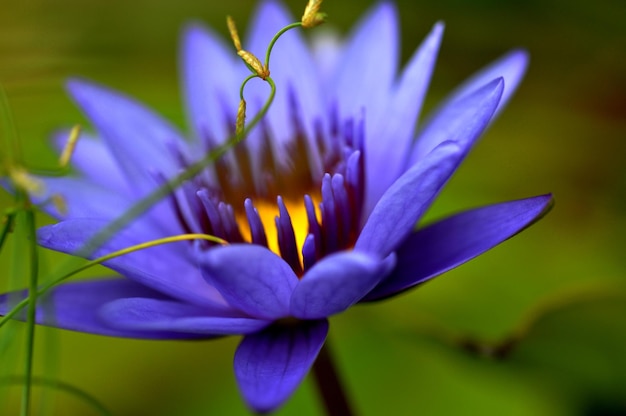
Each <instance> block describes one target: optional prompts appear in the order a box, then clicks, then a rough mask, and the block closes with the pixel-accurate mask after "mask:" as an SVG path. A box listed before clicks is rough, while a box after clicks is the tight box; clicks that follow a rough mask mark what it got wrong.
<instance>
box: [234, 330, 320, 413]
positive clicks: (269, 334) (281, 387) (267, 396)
mask: <svg viewBox="0 0 626 416" xmlns="http://www.w3.org/2000/svg"><path fill="white" fill-rule="evenodd" d="M327 333H328V321H326V320H319V321H302V322H298V323H295V324H293V325H287V326H278V325H275V326H272V327H270V328H268V329H266V330H264V331H262V332H259V333H257V334H252V335H247V336H246V337H245V338H244V339H243V341H242V342H241V344H239V347H238V348H237V352H236V353H235V377H236V378H237V383H238V384H239V389H240V390H241V393H242V394H243V396H244V399H245V400H246V402H247V403H248V405H249V406H250V407H251V408H252V409H254V410H255V411H257V412H261V413H263V412H270V411H272V410H274V409H276V408H277V407H278V406H280V405H281V404H282V403H283V402H284V401H285V400H287V399H288V398H289V396H291V394H293V392H294V391H295V389H296V388H297V387H298V385H299V384H300V383H301V382H302V380H303V379H304V377H305V376H306V375H307V373H308V372H309V369H310V368H311V366H312V365H313V362H314V361H315V358H316V357H317V354H318V353H319V351H320V350H321V348H322V345H324V341H325V339H326V334H327Z"/></svg>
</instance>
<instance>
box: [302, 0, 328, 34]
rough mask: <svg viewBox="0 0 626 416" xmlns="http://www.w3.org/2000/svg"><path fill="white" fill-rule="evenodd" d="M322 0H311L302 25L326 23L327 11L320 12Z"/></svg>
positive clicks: (313, 25)
mask: <svg viewBox="0 0 626 416" xmlns="http://www.w3.org/2000/svg"><path fill="white" fill-rule="evenodd" d="M321 6H322V0H309V2H308V3H307V5H306V8H305V9H304V14H303V15H302V27H304V28H307V29H308V28H312V27H315V26H318V25H320V24H322V23H324V19H325V18H326V14H325V13H320V7H321Z"/></svg>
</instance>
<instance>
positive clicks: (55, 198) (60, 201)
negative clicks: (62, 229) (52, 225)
mask: <svg viewBox="0 0 626 416" xmlns="http://www.w3.org/2000/svg"><path fill="white" fill-rule="evenodd" d="M50 201H51V202H52V205H54V207H55V208H56V209H57V212H58V213H59V214H61V215H63V216H65V215H67V212H68V210H67V202H65V198H63V197H62V196H61V195H59V194H54V195H52V196H51V197H50Z"/></svg>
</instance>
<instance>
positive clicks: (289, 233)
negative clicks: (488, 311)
mask: <svg viewBox="0 0 626 416" xmlns="http://www.w3.org/2000/svg"><path fill="white" fill-rule="evenodd" d="M291 21H292V20H291V19H290V17H289V16H288V13H287V12H286V11H285V10H284V8H283V7H282V6H280V5H279V4H276V3H274V2H265V3H263V4H262V6H261V7H260V9H259V10H258V12H257V13H256V15H255V19H254V22H253V29H252V31H251V33H250V36H249V40H248V42H247V45H248V46H249V48H248V49H249V50H251V51H252V52H254V53H256V54H258V55H260V54H261V51H263V50H264V48H265V46H266V45H267V44H268V42H269V40H270V39H271V37H272V36H273V34H274V33H275V32H276V31H277V30H279V29H280V28H281V27H283V26H285V25H287V24H288V23H290V22H291ZM442 32H443V26H442V25H441V24H436V25H435V26H434V28H433V29H432V31H431V33H430V34H429V35H428V36H427V37H426V39H425V40H424V42H423V43H422V45H421V46H420V47H419V49H418V50H417V52H416V53H415V54H414V55H413V57H412V58H411V59H410V60H409V62H408V64H407V65H406V67H405V68H404V69H403V70H402V71H401V72H400V74H399V75H398V68H397V61H398V39H397V36H398V33H397V16H396V11H395V9H394V7H393V6H392V5H391V4H388V3H382V4H380V5H378V6H376V7H375V8H374V9H373V10H372V11H371V12H370V13H369V14H368V15H367V16H366V17H365V18H364V19H363V20H362V21H361V22H360V24H359V25H358V26H357V28H356V29H355V30H354V32H353V33H352V34H351V35H350V37H349V38H348V39H347V41H346V42H345V43H339V42H318V44H317V47H316V48H315V49H314V50H313V51H312V50H311V49H310V48H309V47H308V46H307V45H306V43H305V41H304V40H303V39H302V37H301V34H300V33H298V32H289V33H288V34H286V35H285V36H284V37H283V38H281V39H280V40H279V42H278V43H277V46H276V48H275V50H274V53H273V55H272V77H273V79H274V80H275V81H276V84H277V88H278V92H277V95H276V100H275V103H274V105H273V106H272V108H271V109H270V111H269V113H268V115H267V117H266V118H265V119H264V120H263V121H262V123H261V125H260V126H259V127H258V128H256V129H254V130H253V131H252V132H251V133H250V134H249V135H248V137H247V138H246V140H245V141H244V142H242V143H240V144H239V145H237V147H235V148H234V149H233V150H232V151H230V152H228V153H227V154H226V155H225V156H223V157H222V158H221V159H220V160H219V161H217V162H216V163H215V164H214V165H212V166H209V167H207V169H206V170H205V171H204V172H203V173H202V174H201V175H199V176H198V177H196V178H194V179H193V180H191V181H188V182H187V183H185V184H184V185H183V186H182V187H180V188H179V189H177V190H176V191H175V192H174V193H173V194H172V195H171V196H170V197H169V198H167V199H166V200H163V201H161V202H160V203H158V204H157V205H155V206H154V207H153V208H152V209H151V210H150V211H149V212H147V213H146V214H145V215H143V216H141V217H140V218H138V219H136V220H135V221H133V222H132V224H130V225H129V226H128V227H126V228H125V229H124V230H122V231H121V232H119V233H117V234H116V235H115V236H114V237H112V238H111V239H110V240H109V241H108V242H106V244H104V245H103V246H102V247H100V248H99V249H98V250H97V252H95V253H93V257H96V256H98V255H102V254H105V253H109V252H112V251H114V250H118V249H121V248H124V247H128V246H130V245H133V244H137V243H141V242H145V241H148V240H151V239H155V238H161V237H165V236H171V235H177V234H181V233H189V232H193V233H204V234H211V235H215V236H218V237H220V238H223V239H224V240H226V241H228V243H229V244H228V245H225V246H220V245H216V244H211V243H206V242H200V243H198V242H196V243H189V242H181V243H175V244H171V245H163V246H157V247H152V248H149V249H146V250H142V251H138V252H135V253H132V254H128V255H124V256H121V257H118V258H115V259H112V260H110V261H108V262H106V263H105V264H106V265H107V266H108V267H109V268H110V269H112V270H114V271H116V272H118V273H119V274H121V275H122V276H123V277H121V278H119V277H115V278H106V279H102V280H96V281H83V282H74V283H68V284H64V285H61V286H59V287H57V288H56V289H55V290H54V291H53V292H52V293H51V294H50V297H49V303H50V304H52V305H53V306H54V318H53V320H52V321H53V322H54V325H55V326H57V327H59V328H66V329H71V330H76V331H82V332H89V333H95V334H102V335H110V336H119V337H133V338H146V339H197V338H212V337H217V336H223V335H237V334H242V335H243V336H244V337H243V340H242V342H241V344H240V345H239V347H238V349H237V351H236V353H235V357H234V368H235V374H236V378H237V382H238V384H239V387H240V389H241V391H242V394H243V396H244V397H245V400H246V401H247V403H248V404H249V405H250V406H251V407H252V408H253V409H255V410H257V411H268V410H272V409H275V408H276V407H277V406H279V405H280V404H282V403H283V402H284V401H285V400H286V399H287V398H288V397H289V396H290V395H291V394H292V393H293V391H294V390H295V389H296V387H297V386H298V385H299V383H300V382H301V380H302V379H303V378H304V376H305V375H306V374H307V372H308V371H309V369H310V367H311V365H312V364H313V362H314V361H315V359H316V357H317V354H318V352H319V351H320V349H321V347H322V345H323V344H324V340H325V338H326V334H327V331H328V321H327V319H328V317H329V316H332V315H334V314H337V313H340V312H343V311H344V310H346V309H347V308H349V307H350V306H352V305H354V304H356V303H358V302H367V301H374V300H378V299H383V298H387V297H390V296H393V295H395V294H397V293H399V292H402V291H404V290H407V289H409V288H412V287H414V286H416V285H419V284H421V283H423V282H425V281H427V280H429V279H431V278H433V277H435V276H437V275H439V274H441V273H443V272H445V271H447V270H450V269H451V268H453V267H456V266H458V265H459V264H461V263H463V262H465V261H467V260H469V259H471V258H473V257H475V256H477V255H479V254H481V253H483V252H484V251H486V250H488V249H490V248H492V247H493V246H495V245H497V244H499V243H500V242H502V241H504V240H506V239H508V238H510V237H511V236H513V235H514V234H516V233H518V232H519V231H521V230H522V229H524V228H525V227H527V226H528V225H530V224H531V223H533V222H534V221H535V220H537V219H538V218H539V217H540V216H542V215H543V214H544V213H545V212H546V210H547V209H548V207H549V206H550V204H551V196H550V195H542V196H537V197H533V198H528V199H522V200H517V201H511V202H506V203H501V204H497V205H490V206H486V207H483V208H478V209H473V210H470V211H466V212H463V213H461V214H458V215H455V216H452V217H449V218H447V219H444V220H442V221H440V222H437V223H434V224H432V225H430V226H427V227H424V228H420V229H418V230H416V229H415V224H416V223H417V222H418V221H419V219H420V218H421V217H422V215H423V214H424V212H425V211H426V209H427V208H428V207H429V206H430V204H431V202H432V201H433V199H434V198H435V197H436V195H437V194H438V193H439V191H440V190H441V189H442V187H443V185H444V184H445V183H446V181H447V180H448V179H449V178H450V176H451V175H452V173H453V172H454V171H455V169H456V168H457V166H458V165H459V163H460V162H461V161H462V160H463V158H464V157H465V155H466V154H467V152H468V151H469V149H470V148H471V147H472V145H473V143H474V142H475V141H476V139H477V138H478V137H479V136H480V134H481V133H482V132H483V131H484V130H485V128H486V127H487V126H488V125H489V123H490V121H491V120H492V119H493V117H494V115H495V114H496V113H497V112H498V111H499V110H500V109H501V108H502V107H503V106H504V104H505V103H506V102H507V101H508V99H509V97H510V96H511V94H512V93H513V91H514V90H515V88H516V86H517V84H518V82H519V81H520V79H521V77H522V75H523V73H524V71H525V68H526V64H527V56H526V54H525V53H524V52H522V51H513V52H511V53H509V54H507V55H506V56H504V57H503V58H501V59H500V60H498V61H497V62H495V63H494V64H492V65H491V66H489V67H488V68H487V69H485V70H483V71H482V72H480V73H479V74H477V75H476V76H474V77H473V78H471V79H470V80H469V81H468V82H467V83H466V84H464V85H463V86H461V87H460V88H459V89H458V90H456V91H455V92H453V93H452V94H451V95H450V97H449V98H447V99H446V100H445V101H444V102H443V104H441V106H440V107H439V109H438V110H436V111H435V112H434V114H433V115H432V116H431V117H430V118H428V121H427V122H426V123H424V124H422V125H420V126H419V127H420V128H419V133H418V134H417V137H415V134H414V126H415V124H416V121H417V118H418V114H419V112H420V108H421V105H422V101H423V98H424V95H425V94H426V90H427V87H428V84H429V80H430V76H431V73H432V70H433V67H434V63H435V59H436V55H437V51H438V48H439V43H440V39H441V36H442ZM182 47H183V51H182V59H181V62H182V79H183V85H184V91H185V99H186V105H187V109H188V116H189V123H190V128H191V131H192V134H191V138H190V140H185V139H184V138H183V135H182V134H181V133H179V132H178V131H177V129H176V128H174V127H173V126H172V125H170V124H168V123H167V122H165V121H164V120H163V119H161V118H160V117H158V116H157V115H155V114H154V113H152V112H151V111H150V110H148V109H146V108H145V107H143V106H142V105H140V104H138V103H137V102H135V101H133V100H131V99H130V98H128V97H125V96H123V95H121V94H119V93H116V92H113V91H111V90H108V89H105V88H104V87H101V86H98V85H95V84H93V83H89V82H86V81H82V80H72V81H70V82H69V84H68V89H69V92H70V94H71V96H72V97H73V98H74V100H75V101H76V102H77V104H78V105H79V106H80V107H81V108H82V110H83V111H84V112H85V114H86V115H87V117H88V118H89V119H90V120H91V122H92V123H93V126H94V128H95V132H96V133H95V134H94V135H93V136H90V135H83V137H82V138H81V140H80V141H79V143H78V146H77V148H76V153H75V156H74V166H75V168H76V170H77V171H78V175H77V176H73V177H63V178H46V179H45V182H46V187H47V191H48V193H49V194H61V195H63V197H64V198H65V200H66V201H67V206H68V209H69V211H68V212H67V213H63V214H61V213H59V212H56V211H55V208H54V207H50V208H49V211H50V213H51V214H52V215H54V216H56V217H57V218H58V219H59V222H58V223H57V224H55V225H52V226H46V227H43V228H41V229H40V230H39V243H40V244H41V245H42V246H44V247H47V248H50V249H53V250H57V251H62V252H66V253H74V252H76V251H77V250H78V249H80V248H81V247H82V246H83V245H84V244H85V243H86V242H87V241H88V240H89V239H90V238H92V237H93V236H94V235H95V234H96V233H97V232H98V231H100V230H101V229H102V228H103V227H104V226H106V224H108V223H110V222H111V221H112V220H113V219H115V218H117V217H119V216H120V215H123V214H124V212H125V211H126V210H127V209H128V208H129V207H130V206H131V205H132V204H133V202H135V201H136V200H138V198H141V197H142V196H144V195H146V194H147V193H149V192H150V191H151V190H153V189H155V187H157V186H159V185H161V184H162V183H164V182H165V181H166V180H167V179H168V178H170V177H172V176H174V175H176V174H177V173H178V172H180V171H182V170H184V169H185V167H186V166H188V165H189V164H191V163H192V162H193V161H195V160H198V159H199V157H201V156H199V155H204V154H206V152H207V151H210V150H211V149H212V148H214V147H215V146H218V145H219V144H221V143H223V142H224V141H225V140H226V139H227V137H228V136H229V135H230V134H232V132H233V128H234V124H235V117H236V111H237V105H238V99H239V97H238V94H237V92H238V88H239V85H240V83H241V81H242V80H243V78H244V77H245V76H246V75H247V72H246V71H247V70H246V68H245V67H244V66H243V65H242V63H241V62H240V61H239V60H238V59H237V57H236V55H235V54H234V53H233V52H232V50H231V48H230V47H229V46H227V45H225V44H224V43H223V42H222V40H220V39H219V38H218V37H217V36H215V35H214V34H213V33H211V32H210V31H208V30H207V29H204V28H202V27H199V26H196V25H192V26H190V27H188V28H187V29H186V31H185V33H184V37H183V45H182ZM259 84H260V86H258V87H257V86H254V85H251V89H249V90H246V98H247V101H248V113H249V114H254V113H255V112H257V111H258V110H259V109H260V107H261V104H262V103H263V102H264V100H265V97H266V96H267V93H268V91H267V89H266V88H265V85H263V84H262V83H259ZM59 137H60V138H61V137H65V135H64V134H61V135H60V136H59ZM59 142H60V139H59ZM43 198H45V196H44V197H43ZM0 303H1V304H2V308H1V310H0V312H2V313H6V311H7V305H6V303H7V298H6V296H5V297H3V298H2V300H1V302H0ZM48 308H49V307H48ZM47 310H49V309H47ZM38 319H39V322H42V323H45V316H44V315H43V311H42V312H41V316H40V317H39V318H38Z"/></svg>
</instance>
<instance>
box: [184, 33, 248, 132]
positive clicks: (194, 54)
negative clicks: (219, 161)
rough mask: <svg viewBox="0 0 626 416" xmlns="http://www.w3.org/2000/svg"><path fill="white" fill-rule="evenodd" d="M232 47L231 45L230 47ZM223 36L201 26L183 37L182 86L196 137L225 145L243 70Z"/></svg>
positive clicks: (233, 115) (232, 119) (236, 103)
mask: <svg viewBox="0 0 626 416" xmlns="http://www.w3.org/2000/svg"><path fill="white" fill-rule="evenodd" d="M228 46H230V45H228ZM228 46H227V45H224V43H223V42H222V40H221V39H219V37H217V36H215V35H214V34H213V33H212V32H210V31H209V30H208V29H205V28H203V27H201V26H200V25H198V24H190V25H188V26H187V27H186V28H185V30H184V32H183V38H182V46H181V51H182V52H181V58H180V59H181V63H180V66H181V70H182V80H181V81H182V85H183V88H184V95H185V101H186V104H187V109H188V117H189V120H188V121H189V124H190V126H191V128H192V131H193V132H194V134H195V136H196V138H202V139H207V137H206V136H207V135H210V136H211V137H210V139H212V140H214V141H215V142H216V143H221V142H223V141H224V140H225V139H226V138H227V137H228V136H229V135H230V134H231V130H232V126H230V125H229V124H228V123H230V122H234V117H235V113H236V111H237V106H238V105H239V96H238V95H237V94H233V92H235V91H238V90H239V85H240V84H241V81H242V79H243V77H242V75H243V71H238V70H236V63H237V60H236V59H235V58H236V57H237V55H236V52H235V50H234V48H233V47H232V46H230V48H228Z"/></svg>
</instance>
